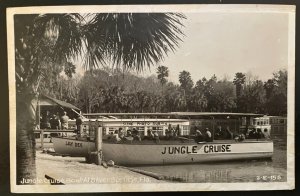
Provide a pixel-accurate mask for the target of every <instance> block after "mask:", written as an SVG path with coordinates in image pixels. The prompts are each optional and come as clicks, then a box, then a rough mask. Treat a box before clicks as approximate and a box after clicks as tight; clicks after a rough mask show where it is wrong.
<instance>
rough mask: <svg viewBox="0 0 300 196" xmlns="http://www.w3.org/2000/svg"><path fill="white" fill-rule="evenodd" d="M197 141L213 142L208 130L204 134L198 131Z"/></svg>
mask: <svg viewBox="0 0 300 196" xmlns="http://www.w3.org/2000/svg"><path fill="white" fill-rule="evenodd" d="M194 139H195V141H196V142H197V143H198V142H212V140H213V138H212V134H211V132H210V131H209V129H208V128H206V129H205V131H204V133H202V132H201V131H200V130H199V129H197V130H196V134H195V138H194Z"/></svg>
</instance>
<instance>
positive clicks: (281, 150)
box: [135, 138, 287, 183]
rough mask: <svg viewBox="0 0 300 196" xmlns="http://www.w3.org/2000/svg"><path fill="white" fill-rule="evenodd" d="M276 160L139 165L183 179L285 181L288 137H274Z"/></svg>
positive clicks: (142, 167)
mask: <svg viewBox="0 0 300 196" xmlns="http://www.w3.org/2000/svg"><path fill="white" fill-rule="evenodd" d="M273 141H274V154H273V157H272V160H247V161H238V162H237V161H236V162H223V163H221V162H220V163H209V164H202V163H201V164H200V163H199V164H188V165H164V166H139V167H135V168H138V169H142V170H145V171H150V172H155V173H159V174H163V175H167V176H171V177H177V178H181V179H182V181H183V182H189V183H204V182H284V181H286V179H287V178H286V170H287V160H286V139H278V138H277V139H274V140H273Z"/></svg>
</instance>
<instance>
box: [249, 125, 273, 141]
mask: <svg viewBox="0 0 300 196" xmlns="http://www.w3.org/2000/svg"><path fill="white" fill-rule="evenodd" d="M245 137H246V138H249V139H262V138H264V139H270V133H269V132H268V130H267V129H264V131H263V132H262V131H261V129H254V128H253V129H248V130H247V132H246V134H245Z"/></svg>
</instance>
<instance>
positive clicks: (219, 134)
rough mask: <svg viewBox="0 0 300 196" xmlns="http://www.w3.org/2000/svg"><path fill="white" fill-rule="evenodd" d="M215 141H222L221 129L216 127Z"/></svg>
mask: <svg viewBox="0 0 300 196" xmlns="http://www.w3.org/2000/svg"><path fill="white" fill-rule="evenodd" d="M215 139H217V140H218V139H223V133H222V127H221V126H218V129H217V130H216V133H215Z"/></svg>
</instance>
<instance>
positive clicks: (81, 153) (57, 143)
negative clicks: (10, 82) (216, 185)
mask: <svg viewBox="0 0 300 196" xmlns="http://www.w3.org/2000/svg"><path fill="white" fill-rule="evenodd" d="M52 141H53V145H54V150H55V152H56V153H59V154H63V155H68V156H75V157H87V156H88V154H89V152H94V151H95V143H94V142H91V141H81V140H76V139H75V138H60V137H53V138H52ZM102 153H103V156H104V160H106V161H109V160H113V161H114V162H115V164H119V165H163V164H180V163H201V162H214V161H232V160H243V159H261V158H271V157H272V155H273V142H272V141H271V140H253V139H246V140H244V141H235V140H215V141H213V142H200V143H196V142H195V141H194V140H189V139H177V140H173V141H172V140H160V141H159V142H157V143H156V142H155V141H152V140H148V141H147V140H145V141H144V140H142V141H132V142H122V143H113V142H109V141H103V142H102Z"/></svg>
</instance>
